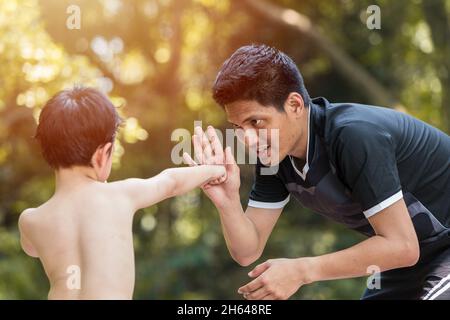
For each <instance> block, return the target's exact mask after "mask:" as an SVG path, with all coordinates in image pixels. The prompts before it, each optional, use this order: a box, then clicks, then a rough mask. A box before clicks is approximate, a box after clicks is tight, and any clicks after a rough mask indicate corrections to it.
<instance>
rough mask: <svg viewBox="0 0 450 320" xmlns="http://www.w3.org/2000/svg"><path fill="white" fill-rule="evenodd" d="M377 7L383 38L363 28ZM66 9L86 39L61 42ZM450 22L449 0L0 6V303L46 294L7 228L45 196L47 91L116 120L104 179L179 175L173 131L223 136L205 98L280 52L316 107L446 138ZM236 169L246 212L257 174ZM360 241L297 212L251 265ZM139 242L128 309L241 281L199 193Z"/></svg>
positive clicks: (227, 290)
mask: <svg viewBox="0 0 450 320" xmlns="http://www.w3.org/2000/svg"><path fill="white" fill-rule="evenodd" d="M373 4H375V5H378V6H379V8H380V9H381V29H373V30H371V29H369V28H368V27H367V25H366V22H367V20H368V19H370V13H367V8H368V6H370V5H373ZM71 5H77V6H78V8H79V9H80V16H81V25H80V29H71V28H70V26H71V25H73V24H71V23H73V22H74V20H72V18H71V17H72V16H73V13H75V14H76V11H72V9H73V7H71V8H72V9H71V8H69V7H70V6H71ZM68 8H69V10H68ZM75 9H76V8H75ZM449 17H450V1H449V0H395V1H394V0H389V1H388V0H378V1H376V0H360V1H356V0H336V1H329V0H271V1H269V0H267V1H266V0H78V1H76V0H69V1H66V0H40V1H38V0H0V298H1V299H45V298H46V296H47V292H48V282H47V279H46V276H45V274H44V272H43V269H42V267H41V265H40V263H39V262H38V261H37V260H35V259H32V258H30V257H27V256H26V255H25V254H24V253H23V252H22V251H21V249H20V245H19V237H18V230H17V219H18V216H19V214H20V213H21V211H23V210H24V209H25V208H28V207H35V206H38V205H40V204H41V203H42V202H44V201H46V200H47V199H48V198H49V197H50V196H51V194H52V192H53V189H54V181H53V179H54V177H53V173H52V171H51V170H50V169H49V167H48V166H47V165H46V163H45V162H44V161H43V160H42V158H41V156H40V153H39V149H38V146H37V144H36V142H35V141H34V140H33V138H32V137H33V134H34V130H35V128H36V119H37V117H38V115H39V112H40V109H41V108H42V106H43V105H44V103H45V102H46V100H47V99H49V98H50V97H51V96H52V95H53V94H55V93H56V92H57V91H59V90H61V89H64V88H67V87H70V86H72V85H73V84H76V83H80V84H84V85H89V86H95V87H97V88H100V89H101V90H103V91H104V92H106V93H107V94H109V96H110V97H111V99H112V100H113V102H114V104H115V105H117V106H118V107H119V109H120V112H121V114H122V115H123V116H124V117H126V119H127V122H126V125H125V126H124V128H123V129H122V131H121V133H120V137H119V141H118V142H119V147H118V148H117V151H116V154H115V157H114V170H113V176H112V177H111V180H116V179H122V178H126V177H149V176H152V175H154V174H156V173H158V172H159V171H161V170H163V169H164V168H167V167H170V166H173V164H172V162H171V159H170V152H171V149H172V148H173V146H174V144H175V142H171V140H170V136H171V133H172V131H173V130H174V129H175V128H186V129H188V130H190V131H193V121H194V120H203V123H204V125H206V124H212V125H214V126H216V127H218V128H221V129H225V128H227V124H226V121H225V117H224V113H223V111H222V110H221V108H220V107H218V106H217V105H215V103H214V102H213V100H212V98H211V93H210V88H211V85H212V82H213V81H214V78H215V76H216V73H217V71H218V69H219V68H220V66H221V64H222V63H223V61H224V60H225V59H226V58H227V57H228V56H229V55H230V54H231V53H232V52H233V51H234V50H236V49H237V48H238V47H240V46H241V45H245V44H250V43H266V44H269V45H273V46H276V47H277V48H279V49H281V50H283V51H285V52H286V53H287V54H289V55H290V56H291V57H292V58H293V59H294V60H295V61H296V63H297V64H298V66H299V68H300V70H301V72H302V73H303V76H304V78H305V82H306V86H307V88H308V89H309V92H310V94H311V96H325V97H327V98H328V99H329V100H331V101H335V102H348V101H351V102H361V103H370V104H379V105H383V106H387V107H395V108H398V109H400V110H403V111H405V112H408V113H410V114H412V115H414V116H416V117H418V118H420V119H422V120H424V121H426V122H428V123H430V124H432V125H434V126H436V127H438V128H440V129H441V130H443V131H445V132H447V133H448V132H449V127H450V96H449V95H450V93H449V92H450V90H449V89H450V24H449ZM75 22H76V21H75ZM68 26H69V27H68ZM241 169H242V182H243V183H242V187H241V195H242V201H243V204H244V205H245V204H246V202H247V195H248V192H249V189H250V186H251V183H252V179H253V178H252V177H253V173H252V167H251V166H243V167H242V168H241ZM361 239H362V237H361V236H359V235H358V234H356V233H355V232H353V231H348V230H345V229H344V228H343V227H341V226H339V225H337V224H334V223H332V222H329V221H327V220H325V219H324V218H322V217H320V216H319V215H316V214H314V213H312V212H310V211H308V210H306V209H304V208H302V207H301V206H300V205H299V204H297V203H295V201H291V203H290V204H289V205H288V207H287V208H286V210H285V211H284V213H283V214H282V216H281V218H280V220H279V223H278V224H277V226H276V228H275V230H274V232H273V234H272V236H271V238H270V239H269V242H268V245H267V248H266V250H265V253H264V256H263V257H262V258H261V259H260V262H262V261H264V260H265V259H269V258H280V257H288V258H293V257H300V256H310V255H320V254H324V253H328V252H331V251H335V250H339V249H343V248H346V247H348V246H351V245H353V244H355V243H356V242H358V241H360V240H361ZM134 242H135V250H136V272H137V273H136V287H135V295H134V298H135V299H239V298H240V296H239V295H238V294H237V293H236V291H237V288H238V287H239V286H241V285H243V284H245V283H246V282H248V279H249V278H248V277H247V272H248V271H250V268H242V267H239V266H238V265H237V264H236V263H235V262H234V261H233V260H232V259H231V258H230V256H229V254H228V252H227V249H226V246H225V243H224V240H223V238H222V233H221V230H220V223H219V218H218V215H217V211H216V210H215V208H214V207H213V205H212V204H211V202H210V201H209V200H208V199H207V198H206V197H205V196H204V195H203V194H202V193H201V192H200V191H199V190H197V191H194V192H191V193H189V194H187V195H186V196H183V197H178V198H176V199H172V200H167V201H164V202H162V203H160V204H158V205H157V206H153V207H151V208H148V209H146V210H142V211H140V212H138V213H137V215H136V217H135V220H134ZM365 282H366V279H364V278H361V279H351V280H339V281H330V282H322V283H316V284H312V285H309V286H305V287H303V288H301V289H300V291H299V292H298V293H297V294H296V295H295V296H293V299H358V298H359V297H360V295H361V293H362V292H363V289H364V287H365Z"/></svg>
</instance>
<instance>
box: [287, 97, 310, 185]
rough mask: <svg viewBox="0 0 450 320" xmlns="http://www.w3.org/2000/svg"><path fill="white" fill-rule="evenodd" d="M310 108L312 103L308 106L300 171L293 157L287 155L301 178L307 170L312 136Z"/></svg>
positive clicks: (303, 177) (304, 176)
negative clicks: (304, 149)
mask: <svg viewBox="0 0 450 320" xmlns="http://www.w3.org/2000/svg"><path fill="white" fill-rule="evenodd" d="M311 109H312V104H310V105H309V106H308V139H307V146H306V159H305V165H304V166H303V169H302V170H301V171H300V170H299V169H298V168H297V166H296V165H295V162H294V158H293V157H292V156H291V155H289V159H290V160H291V164H292V167H293V168H294V170H295V172H297V174H298V175H299V176H300V177H301V178H302V179H303V180H305V179H306V175H307V174H308V171H309V153H310V145H311V138H312V136H313V135H312V132H311V131H312V130H311V129H312V128H311Z"/></svg>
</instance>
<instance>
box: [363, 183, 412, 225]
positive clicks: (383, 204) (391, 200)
mask: <svg viewBox="0 0 450 320" xmlns="http://www.w3.org/2000/svg"><path fill="white" fill-rule="evenodd" d="M401 198H403V192H402V190H400V191H399V192H397V193H396V194H394V195H393V196H390V197H389V198H387V199H386V200H384V201H382V202H380V203H379V204H377V205H375V206H373V207H372V208H370V209H368V210H366V211H363V213H364V215H365V216H366V218H370V217H371V216H373V215H374V214H377V213H378V212H380V211H381V210H383V209H386V208H387V207H389V206H390V205H392V204H394V203H395V202H397V201H398V200H400V199H401Z"/></svg>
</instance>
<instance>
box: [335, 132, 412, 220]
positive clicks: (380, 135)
mask: <svg viewBox="0 0 450 320" xmlns="http://www.w3.org/2000/svg"><path fill="white" fill-rule="evenodd" d="M332 152H334V158H335V161H336V165H337V169H338V170H339V176H340V177H342V178H343V180H344V182H345V183H346V184H347V186H349V187H350V190H351V192H352V197H353V199H354V200H355V201H356V202H358V203H360V204H361V206H362V208H363V213H364V215H365V216H366V218H369V217H371V216H373V215H375V214H376V213H378V212H380V211H381V210H383V209H385V208H387V207H389V206H390V205H392V204H393V203H395V202H396V201H398V200H400V199H401V198H402V197H403V194H402V188H401V183H400V178H399V174H398V169H397V159H396V155H395V143H394V141H393V138H392V136H391V135H390V134H389V133H388V132H386V131H385V130H383V129H382V128H380V127H378V126H376V125H374V124H370V123H364V124H362V123H358V124H354V125H349V126H346V127H344V128H343V129H342V130H341V131H340V134H339V135H338V137H337V138H336V140H335V144H334V146H333V147H332Z"/></svg>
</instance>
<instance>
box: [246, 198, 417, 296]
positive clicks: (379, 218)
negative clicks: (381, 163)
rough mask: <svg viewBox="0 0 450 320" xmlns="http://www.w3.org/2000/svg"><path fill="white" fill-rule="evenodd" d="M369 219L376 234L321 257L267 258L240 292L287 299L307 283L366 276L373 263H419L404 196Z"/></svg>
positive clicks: (386, 266)
mask: <svg viewBox="0 0 450 320" xmlns="http://www.w3.org/2000/svg"><path fill="white" fill-rule="evenodd" d="M369 222H370V224H371V225H372V227H373V229H374V230H375V232H376V235H375V236H373V237H371V238H369V239H367V240H364V241H362V242H360V243H358V244H357V245H355V246H353V247H350V248H348V249H345V250H341V251H338V252H334V253H330V254H326V255H322V256H318V257H307V258H297V259H275V260H268V261H266V262H264V263H262V264H260V265H258V266H257V267H255V268H254V269H253V270H252V271H251V272H250V273H249V276H250V277H252V278H256V279H255V280H253V281H251V282H250V283H249V284H247V285H245V286H243V287H241V288H239V292H240V293H242V294H244V297H245V298H247V299H287V298H289V297H290V296H291V295H292V294H294V293H295V292H296V291H297V290H298V289H299V288H300V287H301V286H302V285H304V284H309V283H312V282H316V281H322V280H331V279H342V278H352V277H360V276H367V275H368V273H369V272H370V269H369V267H370V266H377V267H378V268H379V270H380V271H386V270H390V269H395V268H401V267H408V266H412V265H414V264H416V263H417V261H418V259H419V255H420V249H419V243H418V239H417V235H416V232H415V230H414V226H413V224H412V221H411V218H410V217H409V214H408V211H407V209H406V205H405V202H404V201H403V199H401V200H399V201H397V202H396V203H394V204H392V205H391V206H389V207H387V208H385V209H384V210H382V211H380V212H379V213H377V214H376V215H374V216H372V217H370V218H369Z"/></svg>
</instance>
